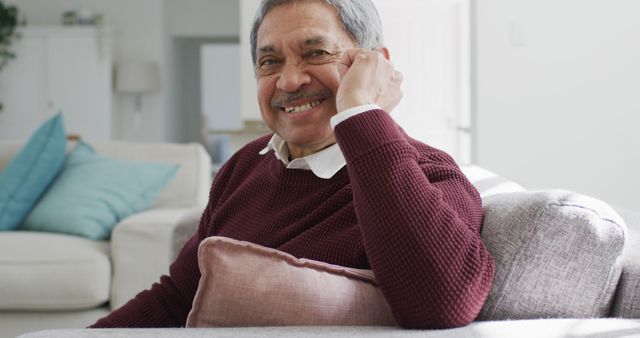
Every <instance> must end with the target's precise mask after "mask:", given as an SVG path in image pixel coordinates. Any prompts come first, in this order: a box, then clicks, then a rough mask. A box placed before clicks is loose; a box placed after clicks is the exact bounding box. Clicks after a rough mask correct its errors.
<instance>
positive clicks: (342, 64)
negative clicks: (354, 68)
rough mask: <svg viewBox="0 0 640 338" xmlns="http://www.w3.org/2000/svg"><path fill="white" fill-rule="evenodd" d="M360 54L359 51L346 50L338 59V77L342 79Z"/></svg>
mask: <svg viewBox="0 0 640 338" xmlns="http://www.w3.org/2000/svg"><path fill="white" fill-rule="evenodd" d="M361 53H362V50H361V49H347V50H346V51H345V52H344V53H343V54H342V57H341V58H340V61H339V62H338V71H339V72H340V77H341V78H342V77H344V74H346V73H347V71H348V70H349V68H351V65H353V63H354V62H355V61H356V57H357V56H358V55H360V54H361Z"/></svg>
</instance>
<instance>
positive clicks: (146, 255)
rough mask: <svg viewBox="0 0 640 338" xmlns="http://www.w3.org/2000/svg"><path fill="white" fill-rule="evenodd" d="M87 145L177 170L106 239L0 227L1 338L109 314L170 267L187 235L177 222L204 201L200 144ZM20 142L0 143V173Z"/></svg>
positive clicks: (206, 177) (205, 167)
mask: <svg viewBox="0 0 640 338" xmlns="http://www.w3.org/2000/svg"><path fill="white" fill-rule="evenodd" d="M74 143H75V142H70V143H68V145H67V152H70V151H71V150H72V149H73V147H74ZM88 143H90V144H91V146H92V147H93V148H94V149H95V152H96V153H97V154H100V155H103V156H105V157H109V158H113V159H120V160H125V161H140V162H152V163H167V164H172V165H175V164H177V165H178V169H177V171H176V172H175V175H174V176H173V178H172V179H171V181H169V183H168V184H167V185H166V187H165V188H164V189H163V190H162V191H161V192H160V193H159V195H158V196H157V197H156V198H155V200H154V201H153V202H152V204H151V206H150V207H149V208H148V209H146V210H144V211H142V212H138V213H134V214H133V215H131V216H128V217H126V218H124V219H122V220H120V221H119V222H118V223H117V225H116V226H115V228H114V229H113V232H112V234H111V237H110V239H106V240H92V239H88V238H83V237H80V236H75V235H69V234H59V233H47V232H39V231H24V230H16V231H1V232H0V337H15V336H17V335H19V334H22V333H25V332H29V331H34V330H39V329H51V328H82V327H86V326H87V325H88V324H90V323H92V322H94V321H95V320H96V319H98V318H100V317H102V316H104V315H106V314H108V313H109V312H110V311H111V309H113V308H117V307H119V306H120V305H122V304H123V303H125V302H126V301H127V300H129V299H130V298H132V297H133V296H134V295H135V294H136V293H137V292H139V291H140V290H142V289H144V288H146V287H148V286H150V285H151V284H152V283H153V282H154V281H156V280H157V278H158V276H159V275H161V274H163V273H166V272H167V271H168V266H169V263H170V262H171V261H172V260H173V258H174V257H175V255H176V254H177V248H175V247H174V240H175V239H176V238H184V237H186V236H188V235H189V234H182V233H180V231H181V230H182V229H184V228H185V226H184V225H183V223H185V222H192V221H193V219H197V218H198V217H199V216H200V214H201V213H202V210H203V209H204V207H205V206H206V203H207V200H208V194H209V189H210V185H211V160H210V157H209V155H208V153H207V152H206V151H205V150H204V147H203V146H202V145H200V144H196V143H193V144H170V143H134V142H102V143H94V142H88ZM21 147H22V144H21V143H19V142H11V141H0V172H2V170H3V168H4V167H5V166H7V164H8V163H9V162H10V161H11V159H12V158H13V157H14V155H15V154H16V153H17V152H18V151H19V150H20V149H21ZM178 249H179V248H178Z"/></svg>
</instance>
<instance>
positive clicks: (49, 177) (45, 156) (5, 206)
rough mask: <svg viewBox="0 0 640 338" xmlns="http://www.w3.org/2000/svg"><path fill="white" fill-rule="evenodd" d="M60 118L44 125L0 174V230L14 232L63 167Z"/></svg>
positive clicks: (63, 149) (53, 118)
mask: <svg viewBox="0 0 640 338" xmlns="http://www.w3.org/2000/svg"><path fill="white" fill-rule="evenodd" d="M66 146H67V140H66V138H65V132H64V126H63V125H62V115H60V114H58V115H56V116H54V117H52V118H51V119H49V120H48V121H47V122H45V123H44V124H43V125H42V126H40V128H38V130H36V132H35V133H34V134H33V135H31V138H29V140H28V141H27V143H26V144H25V145H24V147H22V149H20V151H19V152H18V153H17V154H16V156H15V157H14V158H13V159H12V160H11V162H10V163H9V164H8V165H7V166H6V167H5V169H4V171H2V173H1V174H0V230H14V229H16V228H17V227H18V226H19V225H20V223H21V222H22V220H23V219H24V218H25V216H27V214H28V213H29V211H30V210H31V208H33V206H34V204H35V203H36V202H37V201H38V198H40V195H42V193H43V192H44V191H45V190H46V189H47V187H48V186H49V185H50V184H51V181H53V179H54V178H55V177H56V175H58V173H59V172H60V169H62V165H63V164H64V156H65V148H66Z"/></svg>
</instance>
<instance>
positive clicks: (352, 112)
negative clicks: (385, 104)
mask: <svg viewBox="0 0 640 338" xmlns="http://www.w3.org/2000/svg"><path fill="white" fill-rule="evenodd" d="M374 109H382V108H380V106H378V105H377V104H363V105H360V106H356V107H352V108H349V109H347V110H345V111H342V112H339V113H338V114H336V115H334V116H332V117H331V128H332V129H333V128H335V127H336V126H337V125H338V124H339V123H340V122H342V121H344V120H346V119H348V118H350V117H353V116H356V115H359V114H362V113H364V112H366V111H369V110H374Z"/></svg>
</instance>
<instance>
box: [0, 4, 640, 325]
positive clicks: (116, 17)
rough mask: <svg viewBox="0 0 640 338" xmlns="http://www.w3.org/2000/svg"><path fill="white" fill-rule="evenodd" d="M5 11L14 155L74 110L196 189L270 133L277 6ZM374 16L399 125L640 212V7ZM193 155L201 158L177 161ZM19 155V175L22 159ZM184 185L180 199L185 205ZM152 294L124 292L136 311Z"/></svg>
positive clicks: (6, 138)
mask: <svg viewBox="0 0 640 338" xmlns="http://www.w3.org/2000/svg"><path fill="white" fill-rule="evenodd" d="M1 2H2V3H3V4H4V5H5V6H9V5H13V6H15V7H16V8H17V10H18V17H19V19H26V20H25V21H26V22H25V24H24V25H21V24H18V25H17V27H16V30H17V32H18V33H19V34H20V35H21V36H20V37H19V38H16V39H14V40H13V42H12V44H11V45H10V46H9V47H10V50H11V51H13V52H14V53H15V58H14V59H10V60H8V63H7V64H6V66H5V67H3V68H0V103H2V109H1V110H0V142H9V143H12V144H15V145H12V146H11V147H9V148H2V149H10V151H11V154H12V155H13V154H15V153H16V152H17V151H18V149H19V146H17V144H20V145H21V144H23V143H25V142H26V141H27V140H28V139H29V137H30V136H31V135H32V134H33V133H34V132H35V131H36V130H37V129H38V127H40V126H41V125H42V124H44V123H45V122H46V121H48V120H50V119H51V118H53V117H55V116H56V114H58V113H62V117H63V118H64V119H65V121H64V122H65V127H66V131H67V134H68V135H67V136H70V137H72V138H74V139H80V140H83V141H86V142H87V143H88V144H92V143H93V142H95V143H96V144H97V146H96V151H97V152H100V151H105V153H108V154H110V155H113V156H116V157H117V156H118V155H117V154H118V153H121V155H120V156H123V158H127V159H135V158H136V155H135V154H134V153H132V151H133V150H131V149H125V148H126V147H123V148H117V147H110V146H100V144H103V143H105V142H106V143H109V142H113V141H116V142H126V143H127V144H134V145H135V146H139V147H140V148H136V149H139V151H151V152H155V151H158V152H161V151H168V152H174V151H175V153H171V154H175V155H172V156H175V158H180V163H181V165H182V166H184V167H189V168H199V170H201V171H202V170H204V171H207V172H208V173H209V174H211V175H210V176H207V175H205V176H202V175H200V176H198V177H197V178H193V179H188V178H186V176H188V173H183V172H178V174H176V175H177V176H176V180H179V181H180V182H181V184H182V183H184V182H188V183H189V184H204V185H205V186H206V185H208V184H210V182H209V181H207V179H210V178H211V177H213V176H215V173H216V172H217V170H218V169H219V168H220V166H222V165H223V164H224V161H225V160H227V159H228V158H229V157H230V156H231V155H232V154H233V153H234V152H235V151H237V150H238V149H240V148H241V147H242V146H243V145H245V144H246V143H248V142H249V141H251V140H253V139H255V138H257V137H259V136H261V135H264V134H266V133H269V132H270V131H269V129H268V127H267V126H266V125H265V124H264V123H263V122H262V121H261V118H260V112H259V109H258V106H257V102H256V94H255V92H256V87H255V79H254V76H253V66H252V65H251V57H250V51H249V47H248V46H249V30H250V24H251V20H252V19H253V15H254V13H255V10H256V8H257V6H258V4H259V2H260V1H259V0H180V1H178V0H136V1H124V0H109V1H100V0H47V1H42V0H4V1H1ZM374 3H376V6H377V7H378V10H379V12H380V15H381V17H382V20H383V27H384V29H385V42H386V44H387V45H388V46H389V48H390V51H391V60H392V61H393V62H394V63H395V64H397V67H398V68H399V69H400V70H401V71H402V72H403V74H404V77H405V82H404V84H403V91H404V94H405V95H404V98H403V102H402V103H401V105H399V106H398V108H397V111H394V112H393V113H392V116H393V117H394V118H395V119H396V120H397V121H398V123H399V124H400V125H401V126H402V127H403V128H404V129H405V130H406V131H407V133H408V134H409V135H410V136H412V137H414V138H416V139H418V140H421V141H423V142H426V143H428V144H431V145H434V146H436V147H438V148H441V149H443V150H446V151H447V152H449V153H450V154H451V155H452V156H453V157H454V158H455V159H456V161H457V162H458V163H459V165H461V166H466V167H472V168H482V170H487V171H488V172H490V173H491V174H493V173H495V174H497V175H498V176H499V177H504V178H506V179H507V180H509V182H511V181H512V182H517V184H518V185H520V186H522V187H524V188H526V189H527V190H530V191H538V190H540V191H542V190H550V189H564V190H567V191H572V192H576V193H579V194H584V195H586V196H591V197H594V198H596V199H598V200H601V201H604V202H605V203H606V204H608V205H610V206H611V207H613V209H615V210H625V211H626V210H630V211H640V199H639V198H638V197H637V191H640V179H639V178H638V172H640V155H638V148H640V137H638V135H637V132H636V129H637V126H639V125H640V99H639V97H640V95H638V94H639V93H638V90H639V88H640V64H639V63H638V60H640V45H638V44H637V43H634V42H633V41H636V40H637V37H638V36H640V21H638V20H637V13H640V2H637V1H633V0H620V1H607V0H580V1H578V0H561V1H535V0H481V1H479V0H433V1H421V0H401V1H393V0H374ZM57 43H59V44H57ZM83 83H85V84H87V85H86V86H83ZM89 83H90V84H91V85H89ZM194 143H195V144H200V145H201V146H202V147H203V148H198V147H191V146H190V145H193V144H194ZM176 144H177V145H181V146H184V147H186V148H183V149H182V148H181V149H174V148H165V146H169V147H170V146H172V145H176ZM156 146H157V147H158V148H155V147H156ZM100 147H103V148H100ZM203 149H205V150H206V153H202V150H203ZM7 151H8V150H7ZM1 152H2V150H0V164H4V162H3V161H5V162H8V161H9V160H10V158H8V157H9V155H7V154H8V153H5V154H2V153H1ZM634 154H635V155H634ZM148 159H149V160H160V161H162V156H161V155H157V156H156V155H155V154H154V155H149V157H148ZM209 159H210V160H209ZM204 162H207V163H204ZM1 167H2V166H0V168H1ZM1 172H2V171H0V173H1ZM483 173H485V172H484V171H483ZM483 175H489V174H483ZM175 185H177V183H175V182H171V183H169V188H167V189H171V190H172V191H175V192H178V191H181V190H179V188H178V187H177V186H175ZM206 189H208V186H207V187H206ZM206 189H205V190H206ZM200 190H201V189H200ZM200 190H198V191H195V190H193V191H185V192H184V194H185V195H184V196H187V195H188V196H191V197H193V201H190V203H189V204H182V205H181V204H180V203H179V201H169V197H166V193H165V192H163V193H160V196H164V197H163V198H165V197H166V200H163V201H162V202H160V203H159V202H155V204H153V205H154V206H155V207H158V206H161V207H166V208H167V209H171V208H183V209H184V210H183V211H184V212H183V213H180V214H175V215H174V216H172V217H174V218H173V219H172V221H171V222H172V223H171V225H167V228H166V234H163V236H165V237H164V238H163V240H165V242H170V241H174V238H175V236H177V235H176V231H177V230H175V229H181V230H180V231H187V230H186V229H192V228H189V226H185V225H184V224H187V223H190V222H191V223H193V222H194V219H197V217H198V211H197V210H198V209H199V208H202V207H203V205H202V198H205V199H206V193H208V191H205V192H203V191H200ZM189 194H190V195H189ZM203 194H205V195H203ZM203 196H204V197H203ZM191 197H189V198H191ZM198 198H201V199H200V200H198ZM165 202H166V203H165ZM204 202H206V200H205V201H204ZM163 203H164V204H163ZM172 203H173V204H172ZM176 203H177V204H176ZM194 210H195V211H194ZM607 210H608V209H607ZM623 216H624V215H623ZM152 217H160V216H153V215H152ZM623 218H624V217H623ZM151 219H153V218H151ZM625 220H626V221H627V223H629V220H628V219H626V218H625ZM196 222H197V220H196ZM177 224H181V226H182V227H176V228H174V226H175V225H177ZM627 225H629V224H627ZM118 227H119V226H118ZM132 227H135V225H133V226H132ZM131 229H132V230H126V229H125V228H123V230H121V234H119V235H118V234H116V233H115V230H114V235H113V236H114V237H112V240H114V239H117V238H120V237H118V236H123V237H122V238H124V239H122V240H121V242H119V243H124V244H122V245H126V243H130V242H127V241H130V239H127V238H126V233H127V231H132V232H131V233H135V231H136V229H133V228H131ZM192 230H193V229H192ZM178 235H180V236H182V237H184V236H186V235H185V234H183V233H180V234H178ZM182 240H184V238H183V239H182ZM150 243H151V242H150ZM154 243H155V242H154ZM111 245H115V243H114V244H111ZM149 245H150V247H153V245H156V244H153V243H151V244H149ZM101 250H102V249H101ZM111 250H113V248H112V249H111ZM162 250H165V249H162ZM136 252H138V251H136ZM166 252H167V254H166V255H167V257H163V259H162V261H161V262H157V263H156V264H157V265H158V266H154V267H150V268H149V269H148V270H146V271H145V273H146V274H150V275H153V273H162V272H163V271H165V270H166V269H167V266H165V265H163V264H167V263H168V262H170V261H171V257H172V255H175V254H176V253H177V249H176V248H173V247H172V248H170V249H166ZM111 255H114V253H113V252H112V253H111ZM124 256H126V255H124ZM110 259H112V260H118V259H121V260H127V259H128V258H126V257H121V258H117V257H111V258H110ZM150 259H151V258H150ZM127 264H128V263H127ZM126 268H127V269H130V270H129V271H135V270H136V269H140V267H139V266H135V265H130V266H126ZM105 273H106V274H107V275H108V276H109V277H110V278H114V282H118V283H120V284H127V281H126V279H121V280H119V281H115V279H116V278H125V277H114V276H112V275H111V272H105ZM149 281H150V280H149V278H148V277H147V276H145V277H144V278H141V279H139V280H137V281H136V282H135V283H133V284H135V285H130V286H124V288H125V289H127V291H126V292H125V291H123V292H121V294H120V296H119V297H121V298H126V297H129V296H131V295H132V293H133V292H134V291H133V289H135V288H137V287H139V286H142V285H146V284H145V283H147V282H149ZM151 282H152V280H151ZM106 287H107V288H110V289H111V290H113V287H114V286H113V285H109V286H106ZM0 288H1V286H0ZM133 294H135V293H133ZM111 301H112V302H113V301H114V300H113V298H111ZM122 301H124V299H118V300H117V302H118V303H120V302H122ZM3 312H6V310H4V309H2V310H0V316H2V315H3V314H6V313H3ZM22 314H23V313H21V315H22ZM99 314H102V312H100V313H93V314H92V315H90V316H89V317H82V318H83V320H85V319H87V320H88V318H94V317H96V316H98V315H99ZM64 316H66V317H69V316H73V312H66V313H65V314H64ZM91 316H93V317H91ZM7 318H9V319H8V320H17V319H16V318H18V317H7ZM51 318H55V317H51ZM52 320H53V321H54V322H55V320H56V319H52ZM44 322H45V323H48V322H47V321H46V320H45V321H44ZM86 324H90V322H87V323H86ZM75 325H80V326H76V328H80V327H82V326H81V324H78V323H77V322H76V323H75ZM60 327H70V326H60ZM638 327H640V325H639V326H638ZM31 328H32V329H33V330H35V329H46V328H48V327H47V326H46V325H45V326H43V325H40V326H38V325H35V326H32V327H31ZM3 332H4V331H3V329H2V328H0V335H3V334H4V333H3ZM7 332H10V334H13V335H15V334H18V333H25V332H27V331H25V330H22V331H20V330H14V331H7Z"/></svg>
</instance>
